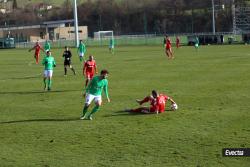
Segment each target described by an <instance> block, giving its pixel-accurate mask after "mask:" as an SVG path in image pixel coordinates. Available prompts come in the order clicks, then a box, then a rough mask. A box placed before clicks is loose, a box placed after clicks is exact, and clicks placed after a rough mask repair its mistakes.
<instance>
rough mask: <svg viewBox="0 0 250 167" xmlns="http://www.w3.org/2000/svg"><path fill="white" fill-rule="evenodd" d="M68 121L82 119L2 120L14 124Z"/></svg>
mask: <svg viewBox="0 0 250 167" xmlns="http://www.w3.org/2000/svg"><path fill="white" fill-rule="evenodd" d="M67 121H81V120H80V118H79V117H74V118H62V119H53V118H51V119H27V120H16V121H6V122H0V124H14V123H28V122H67Z"/></svg>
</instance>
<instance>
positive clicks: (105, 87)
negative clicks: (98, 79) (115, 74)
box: [104, 81, 110, 102]
mask: <svg viewBox="0 0 250 167" xmlns="http://www.w3.org/2000/svg"><path fill="white" fill-rule="evenodd" d="M104 92H105V95H106V97H107V100H108V102H110V99H109V93H108V81H107V83H106V85H105V86H104Z"/></svg>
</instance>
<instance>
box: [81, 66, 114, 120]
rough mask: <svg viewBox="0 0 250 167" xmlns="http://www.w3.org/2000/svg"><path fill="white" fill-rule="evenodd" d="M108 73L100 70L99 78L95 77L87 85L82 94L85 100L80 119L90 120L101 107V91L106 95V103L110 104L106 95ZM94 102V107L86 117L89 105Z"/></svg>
mask: <svg viewBox="0 0 250 167" xmlns="http://www.w3.org/2000/svg"><path fill="white" fill-rule="evenodd" d="M107 77H108V71H107V70H102V71H101V74H100V75H99V76H95V77H94V78H93V79H92V80H91V81H90V83H89V85H88V87H87V89H86V92H85V93H84V94H83V95H84V96H85V98H86V100H85V105H84V107H83V111H82V113H83V114H82V116H81V118H80V119H88V120H92V115H93V114H94V113H96V112H97V111H98V110H99V108H100V106H101V105H102V90H103V89H104V92H105V94H106V97H107V100H108V102H110V99H109V95H108V80H107V79H106V78H107ZM93 100H94V101H95V107H94V108H93V109H92V111H91V112H90V114H89V115H88V116H86V113H87V111H88V108H89V105H90V103H91V102H92V101H93Z"/></svg>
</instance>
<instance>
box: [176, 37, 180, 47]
mask: <svg viewBox="0 0 250 167" xmlns="http://www.w3.org/2000/svg"><path fill="white" fill-rule="evenodd" d="M179 47H180V38H179V37H178V36H177V37H176V48H177V49H178V48H179Z"/></svg>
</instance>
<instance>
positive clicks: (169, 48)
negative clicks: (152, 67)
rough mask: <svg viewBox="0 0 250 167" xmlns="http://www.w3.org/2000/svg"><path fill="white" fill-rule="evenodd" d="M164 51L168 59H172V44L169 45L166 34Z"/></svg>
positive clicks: (169, 41)
mask: <svg viewBox="0 0 250 167" xmlns="http://www.w3.org/2000/svg"><path fill="white" fill-rule="evenodd" d="M165 53H166V55H167V57H168V59H173V58H174V56H173V52H172V46H171V40H170V38H169V37H168V36H166V48H165Z"/></svg>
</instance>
